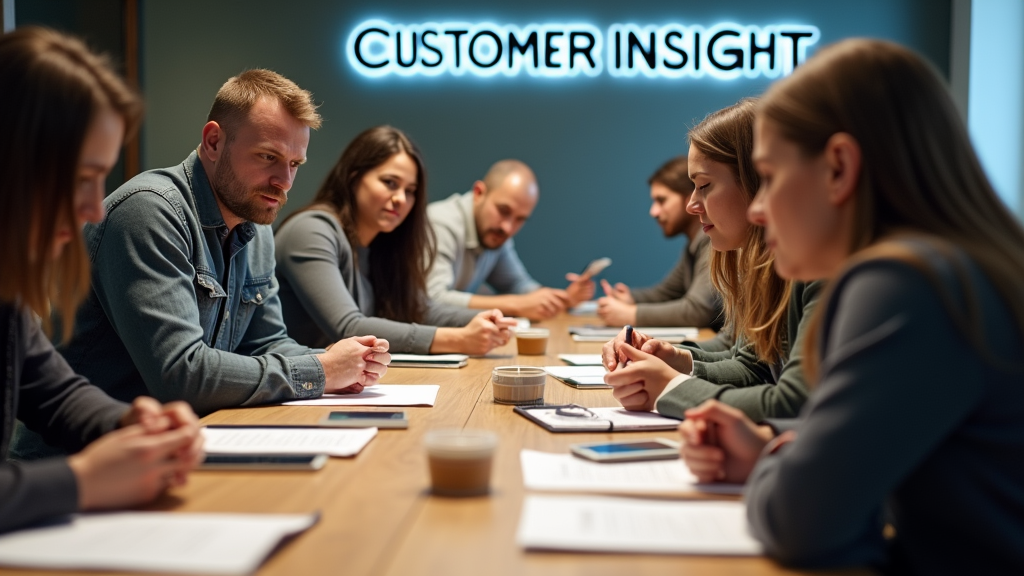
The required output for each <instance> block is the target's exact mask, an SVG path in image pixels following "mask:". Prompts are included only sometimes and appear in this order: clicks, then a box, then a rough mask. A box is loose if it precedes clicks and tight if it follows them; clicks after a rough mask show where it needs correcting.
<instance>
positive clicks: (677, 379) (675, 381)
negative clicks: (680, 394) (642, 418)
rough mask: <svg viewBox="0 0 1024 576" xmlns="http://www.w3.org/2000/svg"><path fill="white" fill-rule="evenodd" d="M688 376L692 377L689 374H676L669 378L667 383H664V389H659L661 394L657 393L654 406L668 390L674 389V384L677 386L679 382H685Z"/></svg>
mask: <svg viewBox="0 0 1024 576" xmlns="http://www.w3.org/2000/svg"><path fill="white" fill-rule="evenodd" d="M690 378H693V376H691V375H689V374H680V375H679V376H676V377H675V378H673V379H671V380H669V381H668V384H666V385H665V389H664V390H662V391H661V394H658V399H657V400H655V401H654V404H655V406H657V404H658V402H661V399H662V398H664V397H665V395H666V394H668V393H669V392H671V391H672V390H674V389H675V387H676V386H679V385H680V384H682V383H683V382H686V381H687V380H689V379H690Z"/></svg>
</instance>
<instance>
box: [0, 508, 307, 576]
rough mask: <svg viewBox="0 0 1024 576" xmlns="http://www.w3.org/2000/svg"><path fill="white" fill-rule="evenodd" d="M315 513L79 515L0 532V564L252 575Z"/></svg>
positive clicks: (64, 568) (28, 566) (72, 568)
mask: <svg viewBox="0 0 1024 576" xmlns="http://www.w3.org/2000/svg"><path fill="white" fill-rule="evenodd" d="M317 519H318V515H317V514H193V513H182V514H177V513H172V512H117V513H111V514H80V515H75V516H71V517H69V519H68V520H67V521H64V522H59V523H49V524H47V525H44V526H39V527H33V528H26V529H24V530H18V531H16V532H10V533H7V534H3V535H0V566H9V567H18V568H39V569H46V570H100V571H104V572H106V571H112V570H116V571H130V572H179V573H189V574H196V573H198V574H251V573H252V572H255V571H256V569H257V568H259V566H260V564H261V563H262V562H263V560H264V559H266V558H267V556H268V555H269V554H270V553H271V552H272V551H273V550H274V548H276V547H277V545H278V544H279V543H280V542H281V540H282V539H283V538H285V537H287V536H291V535H293V534H298V533H300V532H303V531H304V530H306V529H308V528H309V527H310V526H312V525H313V524H316V522H317Z"/></svg>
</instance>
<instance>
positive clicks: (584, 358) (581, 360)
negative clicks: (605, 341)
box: [558, 354, 603, 366]
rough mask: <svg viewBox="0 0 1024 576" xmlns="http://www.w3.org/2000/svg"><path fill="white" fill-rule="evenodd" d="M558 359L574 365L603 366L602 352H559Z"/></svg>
mask: <svg viewBox="0 0 1024 576" xmlns="http://www.w3.org/2000/svg"><path fill="white" fill-rule="evenodd" d="M558 359H559V360H561V361H562V362H565V363H566V364H571V365H573V366H603V364H602V362H601V355H600V354H559V355H558Z"/></svg>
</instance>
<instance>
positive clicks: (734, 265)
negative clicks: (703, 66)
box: [689, 98, 793, 363]
mask: <svg viewBox="0 0 1024 576" xmlns="http://www.w3.org/2000/svg"><path fill="white" fill-rule="evenodd" d="M756 107H757V100H756V99H754V98H744V99H743V100H740V101H739V102H738V103H736V104H734V105H732V106H729V107H728V108H723V109H721V110H719V111H717V112H713V113H711V114H709V115H708V116H707V117H706V118H705V119H704V120H703V121H701V123H700V124H697V125H696V126H694V127H693V128H692V129H691V130H690V134H689V138H690V145H692V146H694V147H695V148H697V150H699V151H700V152H701V154H704V155H705V156H707V157H708V159H710V160H712V161H713V162H718V163H720V164H725V165H727V166H728V167H729V169H730V170H732V173H733V176H734V177H735V178H736V184H737V185H738V186H739V187H740V189H741V190H743V192H744V194H746V198H747V204H749V203H750V202H752V201H753V200H754V195H755V194H757V189H758V188H759V187H760V185H761V178H760V176H758V174H757V171H756V170H754V163H753V160H752V159H751V152H752V151H753V147H754V113H755V110H756ZM774 263H775V257H774V256H773V255H772V253H771V251H770V250H769V249H768V246H767V245H766V244H765V242H764V231H763V229H762V228H760V227H758V226H754V225H750V226H749V227H748V229H747V237H746V241H745V242H744V245H743V248H741V249H739V250H731V251H729V252H719V251H714V252H712V254H711V265H710V272H711V282H712V284H714V285H715V288H717V289H718V291H719V292H720V293H721V294H722V302H723V304H724V308H725V324H726V325H727V326H732V327H733V330H734V332H735V334H736V336H737V337H739V336H741V335H742V336H743V337H744V338H745V339H746V340H747V341H748V342H749V343H751V344H753V346H754V352H755V353H756V354H757V357H758V358H760V359H762V360H764V361H766V362H769V363H775V362H778V361H779V360H780V359H781V358H782V348H783V343H784V342H785V338H786V310H787V309H788V307H789V296H790V293H791V292H792V289H793V285H792V283H791V282H787V281H786V280H783V279H782V278H780V277H779V275H778V274H776V273H775V266H774Z"/></svg>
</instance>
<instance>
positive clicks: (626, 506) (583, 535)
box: [517, 495, 763, 556]
mask: <svg viewBox="0 0 1024 576" xmlns="http://www.w3.org/2000/svg"><path fill="white" fill-rule="evenodd" d="M517 540H518V542H519V545H520V546H522V547H524V548H528V549H534V550H573V551H580V552H633V553H646V554H694V555H698V554H700V555H704V554H706V555H715V556H757V555H760V554H762V550H763V549H762V547H761V545H760V543H758V542H757V540H754V538H753V537H752V536H750V533H749V531H748V530H747V518H746V509H745V507H744V504H743V503H742V502H708V501H691V502H666V501H663V500H661V501H659V500H641V499H630V498H613V497H606V496H542V495H528V496H527V497H526V498H525V499H524V500H523V512H522V516H521V517H520V519H519V531H518V534H517Z"/></svg>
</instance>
